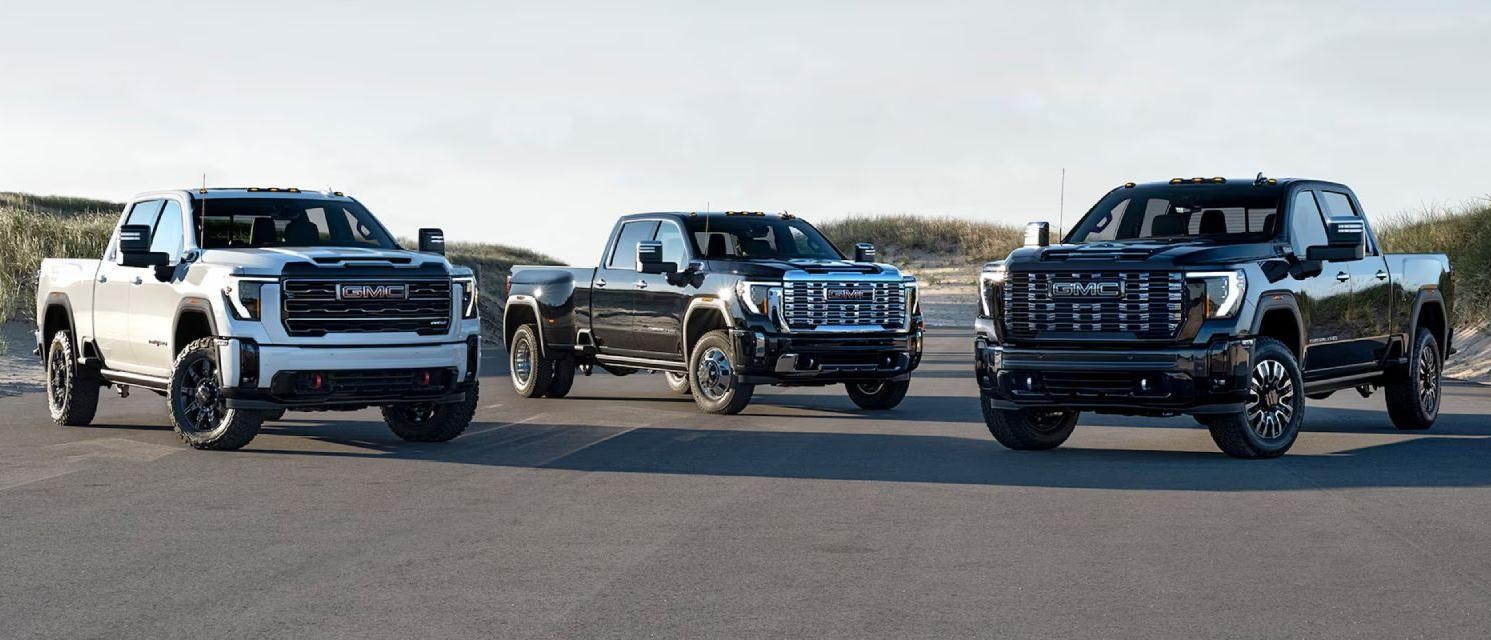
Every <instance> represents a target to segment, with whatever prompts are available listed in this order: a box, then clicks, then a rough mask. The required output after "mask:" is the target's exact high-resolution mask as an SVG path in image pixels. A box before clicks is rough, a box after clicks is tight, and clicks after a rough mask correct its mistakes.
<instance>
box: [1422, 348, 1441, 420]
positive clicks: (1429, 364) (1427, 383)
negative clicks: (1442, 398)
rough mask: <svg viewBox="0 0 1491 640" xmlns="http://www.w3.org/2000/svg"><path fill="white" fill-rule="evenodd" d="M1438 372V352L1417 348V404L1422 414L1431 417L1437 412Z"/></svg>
mask: <svg viewBox="0 0 1491 640" xmlns="http://www.w3.org/2000/svg"><path fill="white" fill-rule="evenodd" d="M1439 373H1440V364H1439V354H1437V353H1435V352H1434V351H1433V350H1431V349H1419V384H1418V392H1419V405H1420V406H1422V407H1423V410H1424V415H1426V416H1429V417H1431V418H1432V417H1434V416H1436V415H1438V413H1439Z"/></svg>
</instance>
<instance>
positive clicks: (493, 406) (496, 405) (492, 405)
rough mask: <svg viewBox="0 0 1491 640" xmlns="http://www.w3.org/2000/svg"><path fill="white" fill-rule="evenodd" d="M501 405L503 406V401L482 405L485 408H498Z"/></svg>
mask: <svg viewBox="0 0 1491 640" xmlns="http://www.w3.org/2000/svg"><path fill="white" fill-rule="evenodd" d="M500 406H502V403H501V402H498V403H497V404H489V405H487V406H485V407H482V408H483V409H496V408H497V407H500Z"/></svg>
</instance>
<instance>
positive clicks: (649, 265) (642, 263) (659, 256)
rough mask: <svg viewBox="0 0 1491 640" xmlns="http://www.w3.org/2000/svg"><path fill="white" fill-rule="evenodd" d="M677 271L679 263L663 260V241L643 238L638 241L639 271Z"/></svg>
mask: <svg viewBox="0 0 1491 640" xmlns="http://www.w3.org/2000/svg"><path fill="white" fill-rule="evenodd" d="M675 271H678V265H676V264H674V263H672V262H663V243H661V242H659V241H657V240H643V241H641V242H638V243H637V272H638V273H673V272H675Z"/></svg>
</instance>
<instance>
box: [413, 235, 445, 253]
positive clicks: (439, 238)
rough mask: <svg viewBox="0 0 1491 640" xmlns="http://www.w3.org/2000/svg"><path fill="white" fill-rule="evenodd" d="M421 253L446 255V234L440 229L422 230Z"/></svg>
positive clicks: (420, 236)
mask: <svg viewBox="0 0 1491 640" xmlns="http://www.w3.org/2000/svg"><path fill="white" fill-rule="evenodd" d="M419 252H420V253H434V254H438V255H442V256H443V255H445V232H444V231H441V230H439V229H420V230H419Z"/></svg>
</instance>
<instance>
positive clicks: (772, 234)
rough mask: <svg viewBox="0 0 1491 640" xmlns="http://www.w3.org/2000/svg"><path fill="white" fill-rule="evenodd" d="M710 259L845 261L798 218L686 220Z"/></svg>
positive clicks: (702, 252) (697, 245)
mask: <svg viewBox="0 0 1491 640" xmlns="http://www.w3.org/2000/svg"><path fill="white" fill-rule="evenodd" d="M684 224H685V225H687V226H688V232H689V235H690V236H691V238H690V239H691V240H693V242H694V254H695V255H699V256H703V257H704V258H705V259H707V260H796V259H806V260H843V259H844V256H843V255H840V254H839V251H838V250H837V249H835V248H834V246H833V243H830V242H829V241H828V238H825V237H823V234H822V233H819V232H818V230H817V229H815V228H813V225H810V224H808V223H807V222H804V221H802V220H798V219H795V218H786V219H783V218H767V217H765V216H760V217H758V216H721V215H701V216H691V217H688V218H685V219H684Z"/></svg>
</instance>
